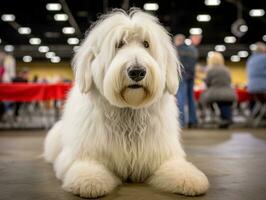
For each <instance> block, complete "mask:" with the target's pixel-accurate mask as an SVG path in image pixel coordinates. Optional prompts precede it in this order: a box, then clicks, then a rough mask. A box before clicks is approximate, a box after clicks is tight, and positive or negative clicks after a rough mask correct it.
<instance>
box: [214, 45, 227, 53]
mask: <svg viewBox="0 0 266 200" xmlns="http://www.w3.org/2000/svg"><path fill="white" fill-rule="evenodd" d="M214 49H215V51H219V52H223V51H225V50H226V47H225V46H224V45H223V44H220V45H216V46H215V47H214Z"/></svg>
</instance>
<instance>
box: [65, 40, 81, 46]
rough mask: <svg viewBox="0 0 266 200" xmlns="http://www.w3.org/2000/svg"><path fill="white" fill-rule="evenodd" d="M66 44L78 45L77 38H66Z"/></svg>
mask: <svg viewBox="0 0 266 200" xmlns="http://www.w3.org/2000/svg"><path fill="white" fill-rule="evenodd" d="M67 43H68V44H71V45H75V44H78V43H79V39H78V38H68V39H67Z"/></svg>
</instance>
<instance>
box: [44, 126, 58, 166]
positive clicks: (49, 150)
mask: <svg viewBox="0 0 266 200" xmlns="http://www.w3.org/2000/svg"><path fill="white" fill-rule="evenodd" d="M61 131H62V121H59V122H57V123H56V124H55V125H54V126H53V127H52V129H51V130H50V131H49V132H48V134H47V135H46V138H45V141H44V152H43V157H44V159H45V160H46V161H47V162H50V163H53V162H54V161H55V159H56V157H57V156H58V154H59V153H60V151H61V148H62V143H61V140H62V138H61V134H62V133H61Z"/></svg>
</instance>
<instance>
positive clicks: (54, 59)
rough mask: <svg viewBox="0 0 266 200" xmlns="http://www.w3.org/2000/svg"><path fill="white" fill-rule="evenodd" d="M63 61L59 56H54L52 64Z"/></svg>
mask: <svg viewBox="0 0 266 200" xmlns="http://www.w3.org/2000/svg"><path fill="white" fill-rule="evenodd" d="M60 61H61V58H60V57H59V56H53V57H52V58H51V62H52V63H59V62H60Z"/></svg>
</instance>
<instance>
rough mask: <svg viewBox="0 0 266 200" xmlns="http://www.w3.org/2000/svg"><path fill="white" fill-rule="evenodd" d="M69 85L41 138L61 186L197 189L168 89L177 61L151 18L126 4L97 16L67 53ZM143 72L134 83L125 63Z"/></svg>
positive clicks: (99, 191) (85, 190)
mask: <svg viewBox="0 0 266 200" xmlns="http://www.w3.org/2000/svg"><path fill="white" fill-rule="evenodd" d="M73 65H74V70H75V76H76V84H75V85H74V87H73V89H72V90H71V92H70V94H69V97H68V99H67V101H66V105H65V110H64V113H63V116H62V119H61V121H59V122H58V123H57V124H56V125H55V126H54V127H53V128H52V129H51V130H50V132H49V133H48V135H47V137H46V140H45V144H44V157H45V159H46V161H48V162H51V163H53V164H54V170H55V172H56V177H57V178H59V179H61V180H62V182H63V188H64V189H65V190H66V191H70V192H73V193H74V194H78V195H80V196H82V197H89V198H94V197H98V196H103V195H106V194H108V193H110V192H111V191H112V190H113V189H114V188H115V187H116V186H117V185H119V184H120V183H121V182H122V181H125V180H127V179H130V180H132V181H134V182H147V183H149V184H151V185H152V186H154V187H157V188H159V189H161V190H164V191H168V192H173V193H181V194H185V195H197V194H202V193H205V192H206V190H207V189H208V185H209V184H208V180H207V178H206V176H205V175H204V174H203V173H202V172H201V171H199V170H198V169H197V168H196V167H195V166H193V165H192V164H191V163H189V162H187V161H186V159H185V153H184V151H183V149H182V146H181V143H180V141H179V131H180V130H179V124H178V121H177V118H178V112H177V107H176V102H175V98H174V94H175V93H176V90H177V87H178V82H179V80H178V77H179V71H180V67H179V65H178V61H177V58H176V53H175V49H174V48H173V46H172V44H171V38H170V37H169V36H168V34H167V32H166V31H165V29H164V28H163V27H162V26H161V25H160V24H159V23H158V20H157V18H155V17H153V16H151V15H149V14H146V13H144V12H142V11H140V10H137V9H133V10H131V11H130V13H129V14H126V13H125V12H123V11H121V10H116V11H113V12H112V13H111V14H108V15H105V16H104V17H102V18H101V19H100V20H99V21H98V22H97V23H96V25H95V26H94V27H93V28H92V29H91V31H90V32H89V35H88V36H87V37H86V39H85V40H84V41H83V44H82V45H81V47H80V48H79V50H78V52H77V53H76V55H75V57H74V62H73ZM132 66H140V67H141V68H144V69H145V71H146V74H145V77H144V78H143V79H142V80H138V81H134V80H133V79H132V78H130V77H129V75H128V69H131V67H132Z"/></svg>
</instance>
